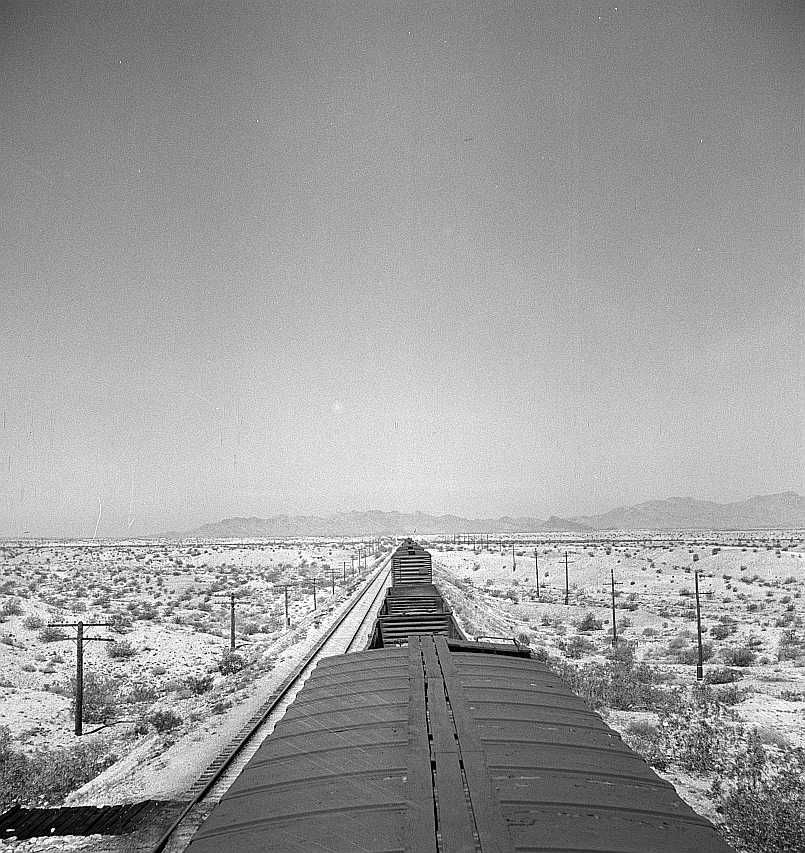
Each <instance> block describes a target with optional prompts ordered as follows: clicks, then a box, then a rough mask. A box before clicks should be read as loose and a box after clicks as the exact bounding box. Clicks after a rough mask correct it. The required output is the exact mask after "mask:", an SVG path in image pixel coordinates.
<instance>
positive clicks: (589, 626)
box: [579, 613, 602, 631]
mask: <svg viewBox="0 0 805 853" xmlns="http://www.w3.org/2000/svg"><path fill="white" fill-rule="evenodd" d="M601 627H602V622H601V620H600V619H596V618H595V614H594V613H586V614H585V615H584V618H583V619H582V620H581V622H579V631H600V630H601Z"/></svg>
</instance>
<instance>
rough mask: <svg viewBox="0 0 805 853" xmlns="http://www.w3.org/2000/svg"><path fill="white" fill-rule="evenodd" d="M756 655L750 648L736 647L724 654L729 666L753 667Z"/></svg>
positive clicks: (725, 661)
mask: <svg viewBox="0 0 805 853" xmlns="http://www.w3.org/2000/svg"><path fill="white" fill-rule="evenodd" d="M754 662H755V653H754V652H753V651H752V649H750V648H749V647H748V646H735V647H734V648H731V649H727V650H726V651H725V652H724V663H725V664H726V665H727V666H752V664H753V663H754Z"/></svg>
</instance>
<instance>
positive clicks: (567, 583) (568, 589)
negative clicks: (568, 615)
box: [565, 551, 570, 605]
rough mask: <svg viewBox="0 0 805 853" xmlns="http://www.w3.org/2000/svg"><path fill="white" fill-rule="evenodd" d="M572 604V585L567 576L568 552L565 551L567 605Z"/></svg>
mask: <svg viewBox="0 0 805 853" xmlns="http://www.w3.org/2000/svg"><path fill="white" fill-rule="evenodd" d="M569 603H570V583H569V580H568V574H567V551H565V604H566V605H567V604H569Z"/></svg>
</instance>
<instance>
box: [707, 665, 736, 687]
mask: <svg viewBox="0 0 805 853" xmlns="http://www.w3.org/2000/svg"><path fill="white" fill-rule="evenodd" d="M739 678H741V673H740V672H739V671H738V670H737V669H728V668H727V667H725V666H722V667H716V668H714V669H708V670H707V672H705V674H704V680H705V681H706V682H707V684H732V682H733V681H738V679H739Z"/></svg>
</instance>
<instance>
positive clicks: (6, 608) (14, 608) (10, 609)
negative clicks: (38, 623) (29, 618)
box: [0, 598, 23, 616]
mask: <svg viewBox="0 0 805 853" xmlns="http://www.w3.org/2000/svg"><path fill="white" fill-rule="evenodd" d="M0 612H2V614H3V616H21V615H22V612H23V611H22V604H21V603H20V600H19V599H18V598H11V599H9V600H8V601H6V602H5V603H4V604H3V608H2V611H0Z"/></svg>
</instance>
